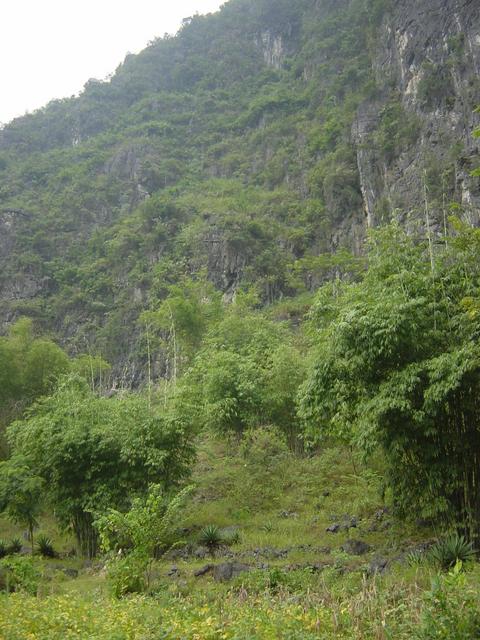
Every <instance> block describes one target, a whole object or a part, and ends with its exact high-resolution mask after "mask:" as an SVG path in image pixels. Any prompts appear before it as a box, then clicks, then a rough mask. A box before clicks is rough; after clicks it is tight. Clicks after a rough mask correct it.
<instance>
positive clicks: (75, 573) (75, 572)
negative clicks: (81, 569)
mask: <svg viewBox="0 0 480 640" xmlns="http://www.w3.org/2000/svg"><path fill="white" fill-rule="evenodd" d="M62 572H63V573H64V574H65V575H66V576H67V577H68V578H78V569H71V568H67V569H62Z"/></svg>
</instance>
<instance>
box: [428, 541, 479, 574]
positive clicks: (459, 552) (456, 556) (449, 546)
mask: <svg viewBox="0 0 480 640" xmlns="http://www.w3.org/2000/svg"><path fill="white" fill-rule="evenodd" d="M429 558H430V560H431V561H432V562H433V563H434V564H436V565H438V566H439V567H440V568H441V569H451V568H452V567H454V566H455V565H456V564H457V562H459V561H460V562H468V561H469V560H473V559H474V558H475V551H474V549H473V546H472V544H471V543H470V542H467V540H466V539H465V538H464V536H460V535H458V534H456V533H455V534H453V535H451V536H449V537H448V538H445V539H443V540H439V541H438V542H437V543H436V544H435V545H434V546H433V547H432V548H431V550H430V553H429Z"/></svg>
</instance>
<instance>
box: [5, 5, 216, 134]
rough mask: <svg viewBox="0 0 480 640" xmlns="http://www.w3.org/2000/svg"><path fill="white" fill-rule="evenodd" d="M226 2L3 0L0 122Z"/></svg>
mask: <svg viewBox="0 0 480 640" xmlns="http://www.w3.org/2000/svg"><path fill="white" fill-rule="evenodd" d="M224 1H225V0H174V1H173V2H171V1H170V0H0V2H1V4H2V10H1V14H0V125H1V124H2V123H3V124H5V123H6V122H8V121H10V120H11V119H13V118H14V117H16V116H20V115H23V114H24V113H26V112H31V111H33V110H35V109H37V108H39V107H42V106H44V105H45V104H47V102H49V101H50V100H52V99H55V98H65V97H69V96H72V95H75V94H78V93H79V91H81V89H82V87H83V85H84V84H85V83H86V82H87V80H89V79H90V78H97V79H104V78H106V77H107V76H108V75H109V74H110V73H112V72H113V71H115V69H116V68H117V67H118V65H119V64H120V63H121V62H122V61H123V59H124V58H125V55H126V54H127V53H137V52H138V51H140V50H141V49H143V48H144V47H145V46H146V45H147V44H148V43H149V42H150V41H151V40H153V39H154V38H156V37H158V36H162V35H163V34H164V33H170V34H173V33H176V31H177V30H178V28H179V27H180V24H181V21H182V19H183V18H186V17H189V16H192V15H194V14H196V13H200V14H203V13H210V12H212V11H216V10H217V9H218V8H219V7H220V6H221V5H222V4H223V3H224Z"/></svg>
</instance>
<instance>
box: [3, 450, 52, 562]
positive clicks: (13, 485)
mask: <svg viewBox="0 0 480 640" xmlns="http://www.w3.org/2000/svg"><path fill="white" fill-rule="evenodd" d="M43 496H44V486H43V480H42V479H41V478H40V477H39V476H37V475H35V474H34V473H33V472H32V470H31V469H30V468H29V466H28V463H27V461H26V460H25V459H24V458H22V457H20V456H18V457H15V458H12V459H10V460H8V461H6V462H2V463H0V511H3V512H5V514H6V515H7V517H8V518H9V519H10V520H12V522H14V523H15V524H19V525H20V526H22V527H27V529H28V534H29V538H30V543H31V545H32V554H33V551H34V539H33V532H34V529H35V527H36V526H37V525H38V516H39V515H40V513H41V510H42V507H43Z"/></svg>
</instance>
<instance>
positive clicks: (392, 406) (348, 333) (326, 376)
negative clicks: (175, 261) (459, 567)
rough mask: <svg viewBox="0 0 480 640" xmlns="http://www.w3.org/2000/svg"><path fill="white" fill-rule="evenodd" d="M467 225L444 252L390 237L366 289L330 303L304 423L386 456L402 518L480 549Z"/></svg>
mask: <svg viewBox="0 0 480 640" xmlns="http://www.w3.org/2000/svg"><path fill="white" fill-rule="evenodd" d="M457 226H458V227H459V231H460V232H461V233H460V234H459V235H458V236H457V237H454V238H450V239H449V240H448V244H447V243H446V244H445V245H444V246H441V247H439V248H438V249H435V251H433V250H432V247H431V245H429V243H421V242H418V241H416V240H414V239H412V238H409V237H408V236H407V235H406V234H405V233H404V232H403V231H401V230H400V229H399V228H397V227H390V228H386V229H383V230H379V231H378V232H376V233H375V234H374V235H372V238H371V245H370V250H369V269H368V271H367V273H366V276H365V278H364V279H363V280H362V282H361V283H358V284H352V285H341V284H337V285H335V290H334V289H333V287H332V285H328V286H326V287H325V288H324V289H322V290H321V291H320V292H319V294H318V298H317V302H316V304H315V305H314V307H313V309H312V312H311V313H312V320H311V323H312V330H314V331H315V343H316V345H317V349H318V352H317V355H316V357H315V360H316V362H315V366H314V368H313V370H312V373H311V375H310V379H309V381H308V384H307V385H306V387H305V392H304V398H303V412H304V415H305V418H306V420H307V421H308V422H309V423H310V425H311V426H310V429H311V430H315V432H316V431H317V430H318V433H319V435H322V434H323V435H327V434H331V435H334V436H336V437H340V438H342V439H343V440H344V441H346V442H347V443H349V444H350V445H351V446H353V447H356V448H359V449H361V450H363V451H364V452H365V453H366V454H369V453H371V452H372V451H374V450H375V449H376V448H377V447H381V448H382V450H383V451H384V453H385V455H386V460H387V462H388V476H387V482H388V486H389V487H390V489H391V491H392V493H393V502H394V505H395V506H396V507H397V508H398V510H399V511H400V512H402V513H404V514H410V515H416V516H417V517H418V516H420V515H421V516H423V517H430V518H431V517H439V516H442V517H444V518H445V519H446V520H447V521H449V522H450V524H451V525H453V526H460V527H463V528H464V530H465V531H466V532H468V534H469V535H470V536H471V537H473V538H474V539H478V536H479V534H480V487H479V484H478V478H477V470H478V464H479V456H480V424H479V422H478V415H479V414H478V406H477V398H478V389H479V384H480V378H479V374H480V360H479V355H480V354H479V351H478V330H479V327H478V317H479V316H478V306H477V305H478V298H479V294H480V291H479V288H478V287H479V283H480V279H479V276H480V273H479V263H478V251H479V248H480V247H479V241H480V234H479V232H478V230H474V229H470V228H467V227H461V226H459V225H457Z"/></svg>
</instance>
